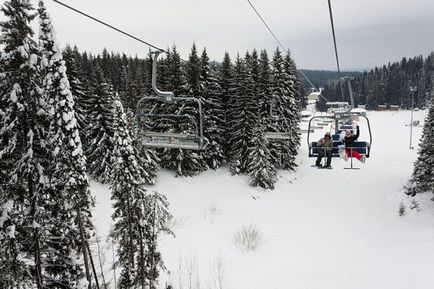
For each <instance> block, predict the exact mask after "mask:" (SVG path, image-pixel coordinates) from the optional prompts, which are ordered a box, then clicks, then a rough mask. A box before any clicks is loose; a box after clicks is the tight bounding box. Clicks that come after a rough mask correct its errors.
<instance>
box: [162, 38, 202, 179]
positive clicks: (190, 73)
mask: <svg viewBox="0 0 434 289" xmlns="http://www.w3.org/2000/svg"><path fill="white" fill-rule="evenodd" d="M174 59H176V55H175V54H172V57H171V58H170V59H168V60H171V61H174ZM171 67H173V68H176V67H178V66H177V65H172V66H171ZM185 75H186V80H187V83H186V93H187V96H189V97H194V98H198V99H199V94H200V89H201V87H200V58H199V57H198V55H197V50H196V46H195V44H193V47H192V49H191V53H190V56H189V60H188V63H187V64H186V73H185ZM182 104H184V106H183V109H182V114H187V115H190V116H192V117H193V118H195V119H198V108H197V107H196V106H195V103H193V102H185V103H177V104H175V106H176V107H173V106H172V109H176V112H178V111H179V109H180V105H182ZM173 124H174V130H175V131H176V132H180V133H196V132H195V126H194V124H193V123H192V122H191V121H190V120H188V119H173ZM161 165H162V166H163V167H166V168H171V169H175V170H176V174H177V176H193V175H197V174H199V173H201V172H203V171H204V170H206V169H207V164H206V162H205V161H204V159H203V156H202V154H201V153H200V152H196V151H192V150H184V149H165V150H164V151H163V153H162V156H161Z"/></svg>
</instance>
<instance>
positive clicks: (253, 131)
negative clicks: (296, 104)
mask: <svg viewBox="0 0 434 289" xmlns="http://www.w3.org/2000/svg"><path fill="white" fill-rule="evenodd" d="M246 64H247V70H248V72H249V74H248V81H247V85H246V89H247V94H248V95H249V102H248V114H249V126H248V127H249V130H248V131H247V134H248V135H251V139H250V140H249V142H248V148H247V152H248V153H247V155H246V167H247V171H246V173H248V174H249V175H250V184H251V185H252V186H260V187H262V188H265V189H273V188H274V183H275V182H276V180H277V177H276V169H275V167H274V164H273V162H272V158H273V156H272V155H271V153H270V151H269V149H268V140H267V139H266V138H265V137H264V131H265V125H266V124H265V123H264V120H265V119H264V116H263V115H262V114H261V104H262V102H263V99H264V97H265V93H264V90H262V89H261V86H260V85H258V84H259V81H260V79H261V76H262V75H261V69H260V63H259V59H258V54H257V52H256V50H253V52H252V54H251V55H249V54H248V53H247V55H246ZM266 117H269V116H266Z"/></svg>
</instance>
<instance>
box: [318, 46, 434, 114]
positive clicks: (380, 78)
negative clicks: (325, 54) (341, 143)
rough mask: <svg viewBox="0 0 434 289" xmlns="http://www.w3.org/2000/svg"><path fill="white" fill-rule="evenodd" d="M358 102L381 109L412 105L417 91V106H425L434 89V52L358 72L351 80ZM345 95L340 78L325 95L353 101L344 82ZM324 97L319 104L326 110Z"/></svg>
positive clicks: (327, 85)
mask: <svg viewBox="0 0 434 289" xmlns="http://www.w3.org/2000/svg"><path fill="white" fill-rule="evenodd" d="M351 85H352V89H353V93H354V103H355V105H359V104H362V105H366V107H367V109H377V108H378V106H379V105H386V106H389V105H399V106H400V107H401V108H403V109H409V108H411V103H412V95H413V93H414V107H418V108H424V107H426V103H427V101H428V100H429V99H430V96H431V94H432V93H433V87H434V52H431V54H429V55H428V57H426V58H424V57H423V56H417V57H414V58H405V57H404V58H403V59H402V60H401V61H400V62H395V63H392V64H391V63H389V64H388V65H384V66H383V67H376V68H375V69H372V70H371V71H369V72H366V71H365V72H363V73H361V74H359V75H356V76H355V77H354V79H353V80H352V81H351ZM343 92H344V96H343V97H342V93H341V88H340V85H339V84H338V82H333V81H330V82H328V83H327V84H326V85H325V87H324V90H323V92H322V95H323V96H324V98H325V99H327V100H328V101H342V100H343V99H344V100H345V101H348V102H349V90H348V87H347V86H346V85H344V86H343ZM324 98H321V99H320V101H319V102H318V105H317V108H318V109H319V110H325V103H326V100H325V99H324Z"/></svg>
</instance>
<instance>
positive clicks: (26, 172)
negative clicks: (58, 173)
mask: <svg viewBox="0 0 434 289" xmlns="http://www.w3.org/2000/svg"><path fill="white" fill-rule="evenodd" d="M1 11H2V13H3V14H4V16H6V21H4V22H0V29H1V35H0V38H1V39H2V42H3V45H4V46H3V47H4V48H3V51H1V55H0V63H2V64H1V69H2V70H1V71H0V79H1V80H0V84H1V87H0V93H1V95H0V104H1V107H0V111H1V117H0V120H1V124H0V170H1V171H2V175H3V177H2V178H3V180H5V182H3V181H2V182H1V183H0V192H1V193H0V269H1V274H0V275H1V278H2V281H0V282H1V283H2V284H1V287H2V288H42V287H43V282H44V280H43V268H42V259H43V254H44V250H45V249H46V247H45V244H44V243H43V241H42V240H44V235H45V232H44V230H43V229H44V225H45V222H46V220H47V219H48V217H47V215H46V214H47V211H46V202H47V199H48V196H47V190H46V183H47V175H46V167H47V159H46V156H47V154H48V152H47V144H46V141H45V140H46V129H47V126H48V119H47V116H46V113H45V110H44V109H45V103H44V100H43V98H42V93H41V89H40V82H41V79H40V74H39V69H38V67H37V63H38V60H39V59H38V56H37V53H38V51H37V47H36V43H35V42H34V41H33V40H32V36H33V31H32V29H31V27H30V22H31V21H32V20H33V19H34V17H35V15H34V14H32V11H33V7H32V5H31V4H30V3H29V1H28V0H10V1H6V2H4V3H3V5H2V7H1Z"/></svg>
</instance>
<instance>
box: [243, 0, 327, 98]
mask: <svg viewBox="0 0 434 289" xmlns="http://www.w3.org/2000/svg"><path fill="white" fill-rule="evenodd" d="M247 2H248V3H249V5H250V7H252V9H253V11H255V13H256V15H258V17H259V19H261V21H262V23H263V24H264V25H265V27H267V29H268V31H269V32H270V33H271V35H272V36H273V38H274V39H275V40H276V42H277V44H278V45H279V46H280V47H281V48H282V50H283V51H287V49H285V47H284V46H283V44H282V42H280V41H279V39H278V38H277V36H276V34H274V32H273V30H271V28H270V26H268V24H267V22H265V20H264V18H263V17H262V16H261V14H260V13H259V11H258V10H257V9H256V7H255V6H254V5H253V3H252V2H251V1H250V0H247ZM288 51H289V49H288ZM299 71H300V73H301V75H302V76H303V77H304V78H305V79H306V80H307V82H309V84H310V85H311V86H312V88H313V89H314V90H315V91H318V92H319V90H318V89H317V88H316V87H315V85H313V83H312V82H311V81H310V80H309V78H307V76H306V74H305V73H304V72H303V71H302V70H301V69H299Z"/></svg>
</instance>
